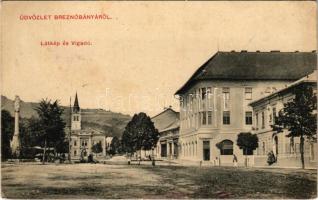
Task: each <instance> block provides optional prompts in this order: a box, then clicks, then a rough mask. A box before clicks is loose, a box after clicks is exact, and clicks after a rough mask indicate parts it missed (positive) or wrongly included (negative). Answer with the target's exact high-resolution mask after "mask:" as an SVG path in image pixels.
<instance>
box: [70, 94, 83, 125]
mask: <svg viewBox="0 0 318 200" xmlns="http://www.w3.org/2000/svg"><path fill="white" fill-rule="evenodd" d="M81 118H82V116H81V109H80V107H79V104H78V97H77V92H76V94H75V101H74V106H73V109H72V124H71V130H81Z"/></svg>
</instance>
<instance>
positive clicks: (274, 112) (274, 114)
mask: <svg viewBox="0 0 318 200" xmlns="http://www.w3.org/2000/svg"><path fill="white" fill-rule="evenodd" d="M275 118H276V107H273V124H275Z"/></svg>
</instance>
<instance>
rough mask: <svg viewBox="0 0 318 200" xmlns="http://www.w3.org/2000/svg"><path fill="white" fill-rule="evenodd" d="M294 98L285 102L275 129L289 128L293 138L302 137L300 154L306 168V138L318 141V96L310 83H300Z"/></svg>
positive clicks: (277, 130) (294, 92)
mask: <svg viewBox="0 0 318 200" xmlns="http://www.w3.org/2000/svg"><path fill="white" fill-rule="evenodd" d="M292 92H293V94H294V98H293V100H292V101H289V102H287V103H285V104H284V108H283V109H282V110H280V111H279V113H278V116H277V117H275V124H274V125H273V126H272V128H273V131H276V132H277V133H280V132H283V130H284V129H287V130H288V131H289V133H288V134H287V135H286V136H287V137H290V138H291V140H292V141H293V139H294V138H295V137H300V154H301V156H300V157H301V163H302V168H303V169H304V168H305V160H304V140H305V137H306V138H307V139H308V140H309V141H317V133H316V131H317V115H316V113H315V112H314V111H316V110H317V97H316V95H315V94H314V92H313V89H312V87H310V86H309V85H300V86H298V87H295V88H294V89H293V91H292Z"/></svg>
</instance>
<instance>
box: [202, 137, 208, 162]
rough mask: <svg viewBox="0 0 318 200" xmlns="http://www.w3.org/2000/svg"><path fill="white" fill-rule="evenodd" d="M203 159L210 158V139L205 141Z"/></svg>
mask: <svg viewBox="0 0 318 200" xmlns="http://www.w3.org/2000/svg"><path fill="white" fill-rule="evenodd" d="M203 160H206V161H208V160H210V141H203Z"/></svg>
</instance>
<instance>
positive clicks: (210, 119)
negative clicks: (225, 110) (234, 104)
mask: <svg viewBox="0 0 318 200" xmlns="http://www.w3.org/2000/svg"><path fill="white" fill-rule="evenodd" d="M208 124H209V125H211V124H212V111H208Z"/></svg>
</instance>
